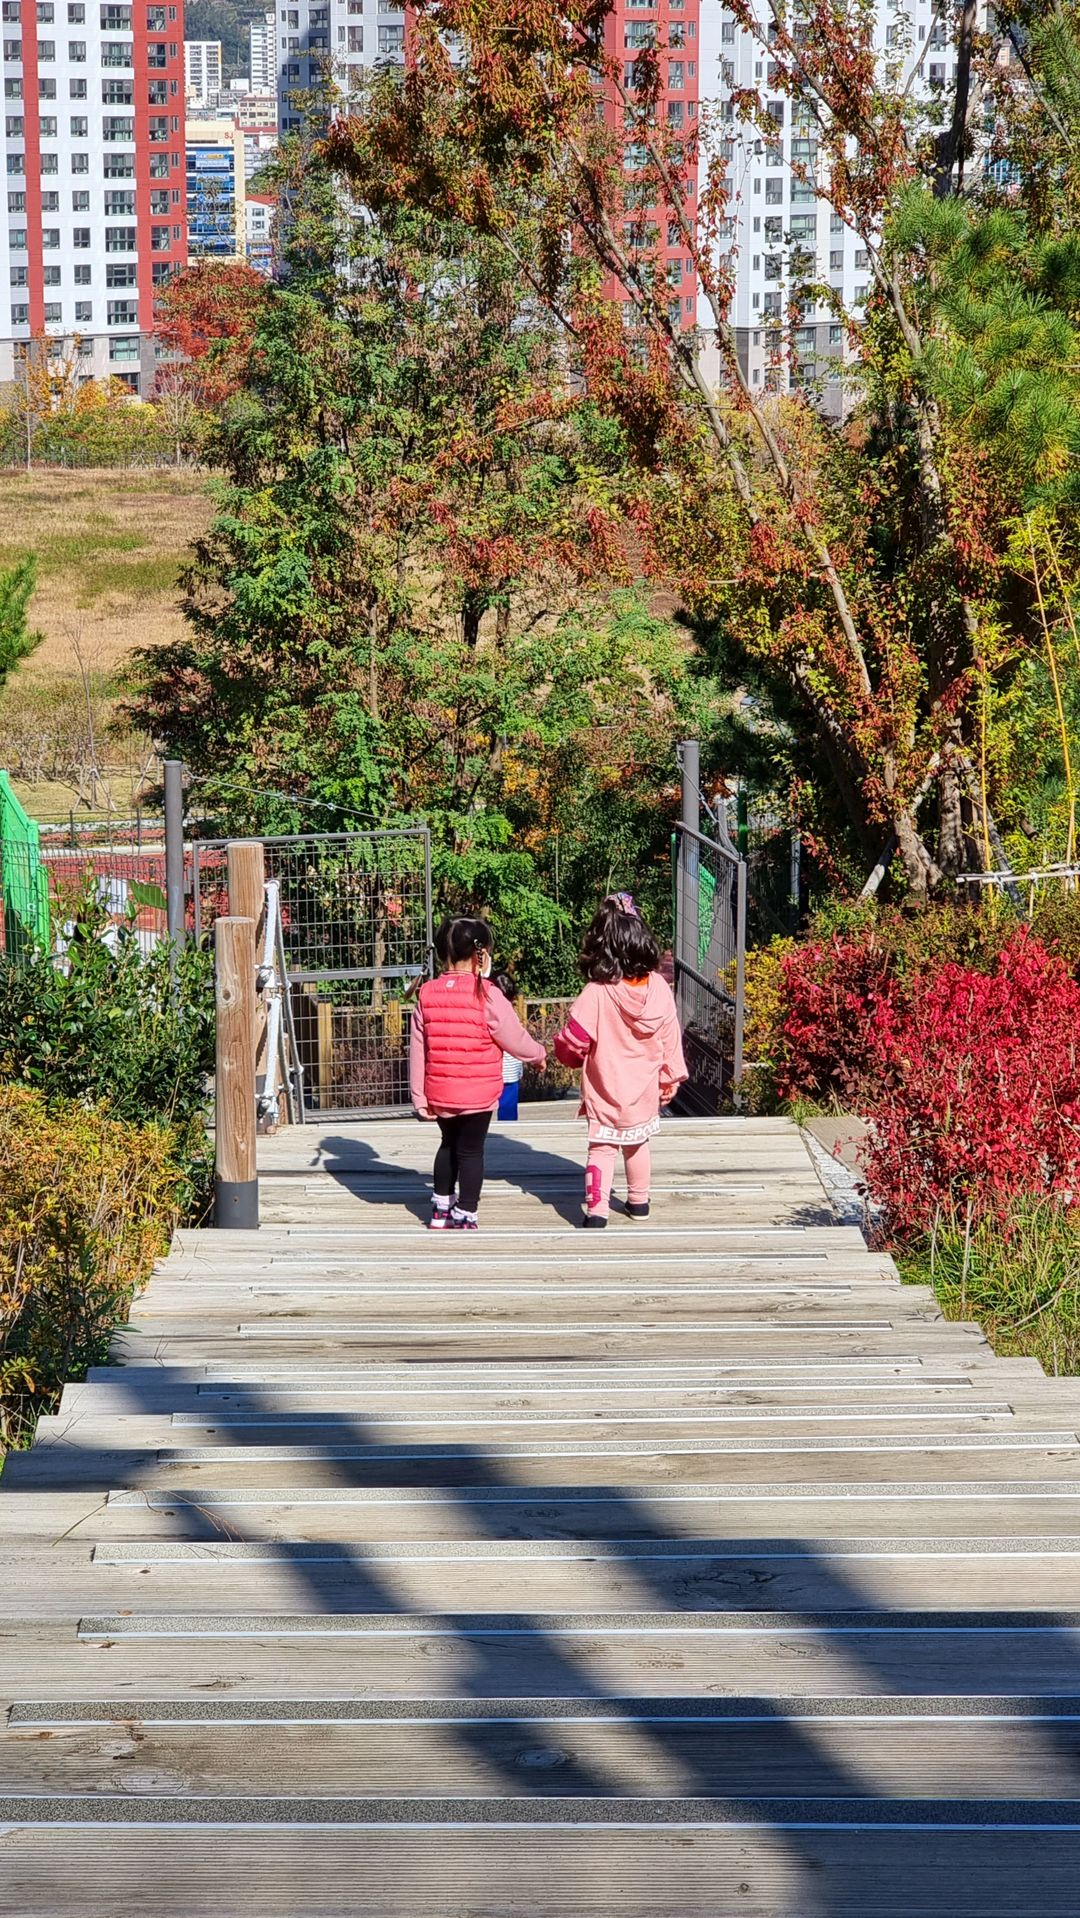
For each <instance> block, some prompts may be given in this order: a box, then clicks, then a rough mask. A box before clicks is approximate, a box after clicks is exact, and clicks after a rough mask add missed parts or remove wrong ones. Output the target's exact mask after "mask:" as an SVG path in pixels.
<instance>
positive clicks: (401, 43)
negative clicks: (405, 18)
mask: <svg viewBox="0 0 1080 1918" xmlns="http://www.w3.org/2000/svg"><path fill="white" fill-rule="evenodd" d="M404 52H405V29H404V27H380V28H379V58H380V59H381V60H400V59H401V57H402V55H403V54H404Z"/></svg>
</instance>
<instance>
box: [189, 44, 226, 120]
mask: <svg viewBox="0 0 1080 1918" xmlns="http://www.w3.org/2000/svg"><path fill="white" fill-rule="evenodd" d="M223 72H224V62H223V59H222V52H221V41H220V40H185V41H184V77H185V82H186V87H187V104H188V106H192V107H206V106H210V105H216V103H217V97H218V94H219V93H220V92H221V90H222V88H223V86H224V84H225V82H224V80H223V78H222V74H223Z"/></svg>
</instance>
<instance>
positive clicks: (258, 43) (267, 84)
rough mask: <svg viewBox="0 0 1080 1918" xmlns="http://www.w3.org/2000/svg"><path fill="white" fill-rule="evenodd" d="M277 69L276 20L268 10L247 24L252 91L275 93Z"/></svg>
mask: <svg viewBox="0 0 1080 1918" xmlns="http://www.w3.org/2000/svg"><path fill="white" fill-rule="evenodd" d="M277 70H278V61H277V22H276V19H275V16H274V14H273V13H271V12H268V13H264V14H261V15H260V17H259V18H258V19H257V20H252V21H251V22H250V24H249V26H248V75H249V78H250V80H251V91H252V93H276V92H277Z"/></svg>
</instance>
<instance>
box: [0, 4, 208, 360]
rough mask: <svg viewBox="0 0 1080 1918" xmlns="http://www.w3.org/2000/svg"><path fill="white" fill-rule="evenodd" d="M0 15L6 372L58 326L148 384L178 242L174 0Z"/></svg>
mask: <svg viewBox="0 0 1080 1918" xmlns="http://www.w3.org/2000/svg"><path fill="white" fill-rule="evenodd" d="M0 23H2V33H0V65H2V75H3V87H4V115H3V122H2V127H3V139H2V142H0V152H2V154H3V175H4V180H3V188H2V195H0V272H2V273H3V278H4V282H5V284H4V285H3V286H0V294H2V295H6V297H4V298H3V301H2V304H0V388H2V387H3V386H4V385H5V384H8V383H10V382H11V381H12V380H13V379H15V378H17V377H18V373H19V368H20V365H21V362H22V359H23V357H24V356H25V354H26V353H27V352H28V351H30V350H33V351H35V352H40V351H46V352H48V351H49V350H50V347H49V345H48V344H47V343H48V342H54V343H55V346H54V347H53V349H52V350H55V351H57V352H64V353H65V354H71V353H73V352H76V353H77V354H78V356H79V359H80V362H81V364H82V365H83V366H84V367H85V372H86V376H87V377H88V378H89V377H94V378H98V379H103V378H107V377H108V376H110V375H112V376H113V377H116V378H119V379H122V380H123V381H124V382H125V383H126V384H127V385H128V386H130V387H131V389H132V391H133V392H136V393H143V394H148V393H149V392H150V391H151V390H152V387H153V381H154V370H155V355H154V343H153V337H152V327H153V305H154V287H155V285H156V284H158V283H159V282H160V281H161V280H162V279H164V278H166V277H167V276H168V274H169V273H171V272H172V271H174V269H175V268H176V267H177V266H178V265H181V264H182V263H183V262H184V261H185V260H186V257H187V246H186V231H185V219H184V205H183V195H184V159H183V154H184V141H183V111H184V97H183V95H184V67H183V37H184V23H183V0H174V4H168V0H166V4H162V5H159V4H156V0H154V3H152V4H148V0H0ZM32 341H34V342H44V343H45V344H42V345H37V344H35V345H34V347H33V349H31V345H30V343H31V342H32Z"/></svg>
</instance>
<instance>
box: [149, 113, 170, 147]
mask: <svg viewBox="0 0 1080 1918" xmlns="http://www.w3.org/2000/svg"><path fill="white" fill-rule="evenodd" d="M149 137H150V144H151V145H152V146H157V147H164V146H168V144H169V122H168V120H165V119H162V118H160V117H159V116H158V115H156V114H151V115H150V134H149Z"/></svg>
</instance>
